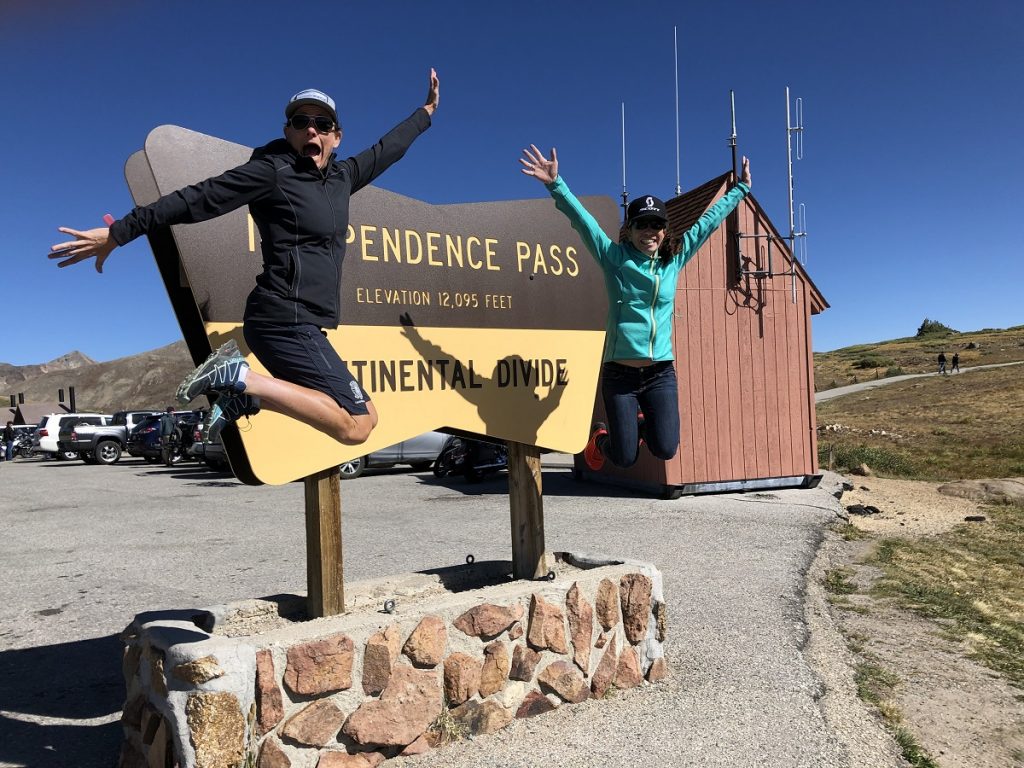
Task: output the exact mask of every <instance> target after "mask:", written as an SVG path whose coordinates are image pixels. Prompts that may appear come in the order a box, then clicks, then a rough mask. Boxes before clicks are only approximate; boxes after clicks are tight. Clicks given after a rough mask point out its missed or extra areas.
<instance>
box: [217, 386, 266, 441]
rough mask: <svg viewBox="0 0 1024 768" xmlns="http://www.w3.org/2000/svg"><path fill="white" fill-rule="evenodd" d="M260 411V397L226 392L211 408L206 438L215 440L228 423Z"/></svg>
mask: <svg viewBox="0 0 1024 768" xmlns="http://www.w3.org/2000/svg"><path fill="white" fill-rule="evenodd" d="M259 412H260V401H259V398H256V397H250V396H249V395H236V394H233V393H230V392H229V393H226V394H223V395H221V396H220V397H218V398H217V402H215V403H214V404H213V407H212V408H210V426H208V427H207V428H206V439H207V440H208V441H210V442H213V441H214V440H216V439H217V438H218V437H220V433H221V432H222V431H223V430H224V427H226V426H227V425H228V424H231V423H232V422H235V421H238V420H239V419H240V418H242V417H243V416H245V417H249V416H255V415H256V414H257V413H259Z"/></svg>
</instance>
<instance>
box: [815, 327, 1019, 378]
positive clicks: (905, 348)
mask: <svg viewBox="0 0 1024 768" xmlns="http://www.w3.org/2000/svg"><path fill="white" fill-rule="evenodd" d="M972 343H973V344H975V345H976V346H977V349H967V346H968V345H969V344H972ZM939 352H945V353H946V358H947V359H952V357H953V353H954V352H959V353H960V367H961V368H965V367H970V366H975V365H988V364H990V363H1009V362H1015V361H1017V360H1024V326H1016V327H1014V328H1007V329H1005V330H992V329H986V330H983V331H973V332H971V333H953V334H950V335H948V336H932V337H927V338H923V339H918V338H914V337H911V338H905V339H893V340H892V341H881V342H878V343H877V344H858V345H857V346H853V347H844V348H843V349H836V350H833V351H832V352H818V353H815V355H814V388H815V390H817V391H819V392H820V391H821V390H823V389H832V388H833V387H841V386H845V385H847V384H854V383H856V381H866V380H868V379H878V378H884V377H885V375H886V373H887V372H889V371H890V369H898V370H899V371H900V372H902V373H930V372H932V371H934V370H936V368H937V362H936V360H937V358H938V356H939ZM862 366H867V367H862ZM892 372H893V373H896V371H895V370H893V371H892ZM855 380H856V381H855Z"/></svg>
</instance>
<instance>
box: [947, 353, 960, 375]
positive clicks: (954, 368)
mask: <svg viewBox="0 0 1024 768" xmlns="http://www.w3.org/2000/svg"><path fill="white" fill-rule="evenodd" d="M949 372H950V373H953V372H956V373H960V353H959V352H954V353H953V365H951V366H950V368H949Z"/></svg>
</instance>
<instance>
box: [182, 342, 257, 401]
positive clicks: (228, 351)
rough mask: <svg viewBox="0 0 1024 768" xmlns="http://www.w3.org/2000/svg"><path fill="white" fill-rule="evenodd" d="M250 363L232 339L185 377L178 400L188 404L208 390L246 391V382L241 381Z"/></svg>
mask: <svg viewBox="0 0 1024 768" xmlns="http://www.w3.org/2000/svg"><path fill="white" fill-rule="evenodd" d="M248 368H249V364H248V363H246V362H245V358H244V357H242V353H241V352H239V351H238V344H236V343H235V340H234V339H231V340H230V341H229V342H227V343H226V344H222V345H221V346H220V348H219V349H218V350H217V351H216V352H214V353H213V354H211V355H210V356H209V357H208V358H206V360H204V361H203V364H202V365H200V366H199V367H198V368H196V369H195V370H194V371H192V373H190V374H189V375H188V376H186V377H185V380H184V381H182V382H181V385H180V386H179V387H178V394H177V398H178V402H179V403H181V404H182V405H188V404H189V403H191V402H192V401H193V400H195V399H196V398H197V397H199V396H200V395H205V394H206V393H208V392H233V393H234V394H239V393H241V392H243V391H245V383H244V382H243V381H239V378H240V376H241V374H242V371H243V370H247V369H248Z"/></svg>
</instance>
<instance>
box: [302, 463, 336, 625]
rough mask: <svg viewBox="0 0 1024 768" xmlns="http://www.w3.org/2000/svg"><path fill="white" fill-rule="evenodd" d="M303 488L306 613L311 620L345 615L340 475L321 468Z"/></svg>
mask: <svg viewBox="0 0 1024 768" xmlns="http://www.w3.org/2000/svg"><path fill="white" fill-rule="evenodd" d="M304 483H305V486H306V587H307V598H306V600H307V603H306V611H307V613H308V614H309V617H310V618H311V619H315V618H320V617H321V616H334V615H336V614H339V613H344V612H345V559H344V556H343V551H342V540H341V472H340V471H339V470H338V468H337V467H334V468H333V469H325V470H324V471H322V472H317V473H316V474H315V475H310V476H309V477H307V478H305V480H304Z"/></svg>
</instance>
